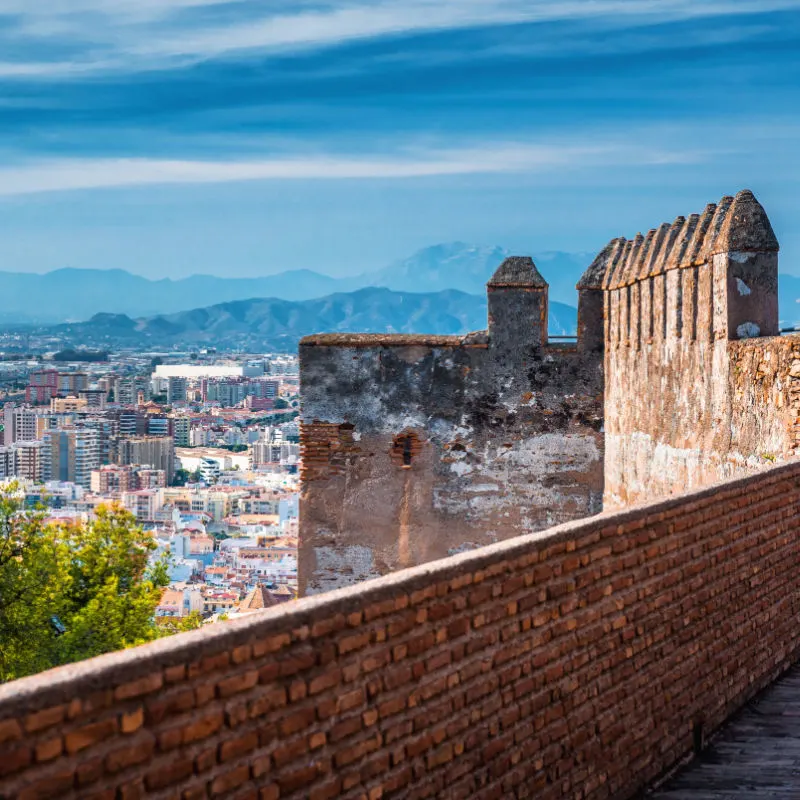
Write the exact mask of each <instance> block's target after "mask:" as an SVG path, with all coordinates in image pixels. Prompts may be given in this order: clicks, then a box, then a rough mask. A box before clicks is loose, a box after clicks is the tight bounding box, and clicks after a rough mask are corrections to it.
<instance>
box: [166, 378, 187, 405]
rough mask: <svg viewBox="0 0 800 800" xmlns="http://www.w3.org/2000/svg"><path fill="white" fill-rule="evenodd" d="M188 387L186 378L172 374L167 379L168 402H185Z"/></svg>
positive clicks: (172, 403)
mask: <svg viewBox="0 0 800 800" xmlns="http://www.w3.org/2000/svg"><path fill="white" fill-rule="evenodd" d="M186 388H187V382H186V378H182V377H180V376H178V375H171V376H170V378H169V380H168V381H167V403H169V404H170V405H174V404H175V403H185V402H186Z"/></svg>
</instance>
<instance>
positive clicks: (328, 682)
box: [308, 669, 342, 695]
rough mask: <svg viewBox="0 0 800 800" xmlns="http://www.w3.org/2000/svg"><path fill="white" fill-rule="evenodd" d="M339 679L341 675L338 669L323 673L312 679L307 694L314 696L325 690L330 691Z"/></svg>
mask: <svg viewBox="0 0 800 800" xmlns="http://www.w3.org/2000/svg"><path fill="white" fill-rule="evenodd" d="M341 679H342V673H341V671H340V670H339V669H334V670H331V671H330V672H323V673H322V675H317V677H316V678H313V679H312V680H311V682H310V683H309V684H308V693H309V694H310V695H315V694H319V693H320V692H324V691H325V689H332V688H333V687H334V686H337V685H338V684H339V682H340V681H341Z"/></svg>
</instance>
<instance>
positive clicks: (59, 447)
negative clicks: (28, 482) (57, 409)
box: [41, 428, 100, 489]
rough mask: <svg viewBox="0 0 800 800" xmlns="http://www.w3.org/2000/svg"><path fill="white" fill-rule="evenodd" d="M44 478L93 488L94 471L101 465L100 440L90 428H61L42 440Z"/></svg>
mask: <svg viewBox="0 0 800 800" xmlns="http://www.w3.org/2000/svg"><path fill="white" fill-rule="evenodd" d="M41 452H42V477H43V479H44V480H45V481H70V482H72V483H77V484H79V485H80V486H84V487H86V488H87V489H88V488H89V487H90V486H91V480H92V470H94V469H97V467H99V466H100V447H99V437H98V434H97V431H96V430H93V429H91V428H88V429H87V428H62V429H57V430H52V431H48V432H47V433H46V434H45V435H44V436H43V437H42V451H41Z"/></svg>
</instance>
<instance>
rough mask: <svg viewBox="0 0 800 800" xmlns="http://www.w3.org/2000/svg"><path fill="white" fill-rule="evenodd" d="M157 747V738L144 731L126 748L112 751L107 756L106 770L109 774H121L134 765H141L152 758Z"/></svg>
mask: <svg viewBox="0 0 800 800" xmlns="http://www.w3.org/2000/svg"><path fill="white" fill-rule="evenodd" d="M155 747H156V740H155V736H153V734H152V733H150V732H149V731H142V732H141V733H138V734H137V735H136V736H135V737H134V738H133V739H131V740H129V742H128V743H127V744H126V745H125V746H124V747H120V748H117V749H116V750H112V751H111V752H110V753H109V754H108V755H107V756H106V761H105V764H106V769H107V770H108V771H109V772H119V771H120V770H123V769H127V768H128V767H131V766H133V765H134V764H141V763H143V762H144V761H147V760H149V759H150V758H151V757H152V755H153V751H154V750H155Z"/></svg>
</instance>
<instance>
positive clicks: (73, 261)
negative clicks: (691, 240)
mask: <svg viewBox="0 0 800 800" xmlns="http://www.w3.org/2000/svg"><path fill="white" fill-rule="evenodd" d="M798 141H800V0H726V1H725V2H723V0H704V2H698V0H557V1H553V2H551V1H550V0H406V1H405V2H391V3H390V2H384V0H349V1H348V0H327V1H326V0H319V1H318V2H309V1H307V0H270V1H269V2H258V1H257V0H247V1H246V2H242V0H46V2H31V0H0V270H5V271H29V272H45V271H49V270H52V269H58V268H61V267H66V266H71V267H83V268H98V269H102V268H122V269H127V270H129V271H131V272H135V273H138V274H142V275H145V276H147V277H153V278H156V277H163V276H169V277H175V278H177V277H183V276H186V275H190V274H194V273H210V274H217V275H230V276H255V275H267V274H270V273H274V272H279V271H282V270H284V269H296V268H309V269H315V270H318V271H320V272H324V273H327V274H330V275H337V276H338V275H346V274H355V273H358V272H363V271H365V270H371V269H377V268H380V267H382V266H384V265H386V264H389V263H391V262H393V261H395V260H397V259H400V258H403V257H405V256H407V255H409V254H410V253H411V252H413V251H414V250H416V249H418V248H422V247H425V246H428V245H432V244H436V243H439V242H447V241H453V240H462V241H466V242H470V243H475V244H486V245H501V246H503V247H507V248H509V249H511V250H513V251H515V252H518V253H537V252H541V251H545V250H565V251H571V252H575V251H589V252H591V251H596V250H599V249H600V248H601V247H602V246H603V245H604V244H605V243H606V242H607V241H608V240H609V239H611V238H613V237H616V236H620V235H622V236H628V237H631V236H633V235H634V234H635V233H636V232H637V231H639V230H642V231H646V230H647V229H649V228H652V227H656V226H657V225H658V224H659V223H661V222H662V221H672V220H673V219H674V218H675V217H676V216H677V215H678V214H684V215H688V214H689V213H692V212H699V211H701V210H702V209H703V207H704V206H705V205H706V203H708V202H712V201H716V200H718V199H719V198H720V197H721V196H722V195H724V194H734V193H735V192H736V191H738V190H739V189H742V188H750V189H752V190H753V191H754V192H755V193H756V196H757V197H758V198H759V199H760V200H761V202H762V203H763V205H764V206H765V208H766V210H767V213H768V214H769V216H770V218H771V220H772V223H773V227H774V228H775V230H776V233H777V235H778V238H779V240H780V241H781V244H782V255H781V271H784V272H790V273H794V274H800V261H799V260H798V259H800V230H798V226H797V225H796V224H794V223H795V219H796V216H797V214H798V212H800V191H798V189H800V155H798Z"/></svg>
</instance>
